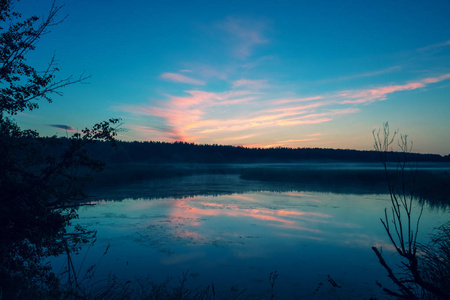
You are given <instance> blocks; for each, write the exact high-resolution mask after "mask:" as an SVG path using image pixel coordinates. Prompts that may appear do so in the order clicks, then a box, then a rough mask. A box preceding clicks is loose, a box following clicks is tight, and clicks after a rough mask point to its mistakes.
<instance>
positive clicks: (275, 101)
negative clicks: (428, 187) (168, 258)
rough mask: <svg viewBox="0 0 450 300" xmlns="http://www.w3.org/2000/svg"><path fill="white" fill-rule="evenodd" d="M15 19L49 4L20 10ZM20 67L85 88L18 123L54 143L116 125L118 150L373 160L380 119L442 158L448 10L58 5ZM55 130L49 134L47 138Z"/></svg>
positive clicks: (262, 4) (134, 1) (270, 4)
mask: <svg viewBox="0 0 450 300" xmlns="http://www.w3.org/2000/svg"><path fill="white" fill-rule="evenodd" d="M21 2H22V3H19V4H18V5H17V7H18V8H19V9H20V10H21V11H22V12H24V14H25V15H28V14H32V13H35V14H37V15H39V16H40V15H43V14H45V12H46V10H48V8H49V7H50V6H51V2H52V1H47V0H40V1H21ZM57 3H58V4H61V5H62V4H64V5H65V6H64V8H63V9H62V14H61V16H64V15H65V14H69V17H68V18H67V19H66V20H65V21H64V22H63V23H62V24H60V25H58V26H57V27H54V28H52V32H51V33H49V34H48V35H46V36H44V37H43V39H42V40H41V42H40V43H39V44H38V49H37V50H36V51H35V52H34V53H30V56H29V62H30V63H33V64H35V65H38V66H39V65H40V66H45V64H46V63H47V62H48V61H49V59H50V58H51V56H52V55H53V54H54V53H55V54H56V57H57V59H58V64H59V65H58V67H59V69H61V72H60V76H61V77H64V76H67V75H70V74H73V75H74V76H78V75H80V74H82V73H83V72H84V73H85V74H91V75H92V77H91V78H90V79H89V80H88V81H87V84H77V85H73V86H70V87H67V88H65V89H64V91H63V92H64V95H63V97H59V96H55V97H54V103H52V104H44V103H42V105H41V107H40V109H38V110H36V111H33V112H26V113H24V114H21V115H19V116H17V117H16V120H17V121H18V122H19V123H20V124H21V125H22V127H24V128H33V129H37V130H38V131H40V132H41V133H42V134H44V135H53V134H57V135H65V134H66V132H65V130H62V129H60V128H63V129H64V128H66V129H67V128H69V129H71V128H73V129H74V130H80V129H82V128H84V127H86V126H91V125H93V124H94V123H96V122H99V121H102V120H105V119H109V118H111V117H121V118H122V120H123V122H124V125H123V127H124V128H126V129H127V131H125V132H122V133H121V136H120V139H122V140H127V141H131V140H140V141H146V140H158V141H168V142H171V141H186V142H194V143H199V144H204V143H207V144H229V145H244V146H250V147H276V146H283V147H285V146H287V147H327V148H351V149H372V144H373V139H372V134H371V131H372V129H374V128H378V127H381V126H382V124H383V122H386V121H389V123H390V124H391V127H393V128H394V129H396V128H398V129H400V131H401V132H404V133H407V134H408V135H409V136H410V139H412V140H413V141H414V150H415V151H417V152H425V153H439V154H449V153H450V133H449V128H450V120H449V112H450V21H449V18H448V16H449V15H450V2H448V1H282V0H280V1H170V0H165V1H162V0H161V1H144V0H129V1H87V0H77V1H75V0H73V1H70V0H66V1H63V0H60V1H57ZM55 125H57V126H55Z"/></svg>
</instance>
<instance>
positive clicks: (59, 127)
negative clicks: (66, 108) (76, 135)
mask: <svg viewBox="0 0 450 300" xmlns="http://www.w3.org/2000/svg"><path fill="white" fill-rule="evenodd" d="M48 126H50V127H53V128H57V129H61V130H65V131H68V132H78V130H76V129H75V128H73V127H72V126H69V125H63V124H49V125H48Z"/></svg>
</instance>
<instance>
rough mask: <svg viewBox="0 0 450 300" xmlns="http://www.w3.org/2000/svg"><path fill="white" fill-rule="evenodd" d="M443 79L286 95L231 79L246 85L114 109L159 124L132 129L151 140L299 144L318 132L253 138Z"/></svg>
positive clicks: (326, 118)
mask: <svg viewBox="0 0 450 300" xmlns="http://www.w3.org/2000/svg"><path fill="white" fill-rule="evenodd" d="M448 79H450V73H449V74H442V75H440V76H436V77H427V78H423V79H420V80H416V81H411V82H406V83H403V84H392V85H382V86H377V87H371V88H367V89H353V90H345V91H336V92H333V93H327V94H321V95H311V96H308V97H293V98H290V99H286V98H277V97H271V94H270V93H269V92H266V93H261V92H258V91H257V89H255V88H253V89H251V88H250V86H251V85H252V84H253V83H255V82H256V83H257V84H259V83H260V81H255V82H253V81H245V82H244V81H242V82H239V81H238V82H239V83H237V82H234V84H235V85H237V86H239V87H243V88H244V87H247V88H248V89H243V90H241V89H238V90H229V91H225V92H220V93H216V92H207V91H202V90H188V91H185V94H184V95H182V96H168V99H166V100H164V101H163V100H161V101H159V102H157V103H156V104H149V105H140V106H122V107H120V109H121V110H123V111H126V112H128V113H130V114H133V115H136V116H140V117H144V118H145V119H146V120H147V123H150V124H159V125H149V126H141V127H137V128H135V129H136V130H137V131H139V132H140V134H144V135H145V134H147V136H151V137H152V138H153V139H159V140H180V141H190V142H200V143H201V142H208V141H209V142H211V141H216V142H219V143H229V142H239V141H241V140H242V141H244V140H250V139H251V141H252V142H254V144H252V145H258V147H266V146H273V147H277V146H289V145H301V143H304V142H310V141H312V140H319V139H320V138H321V135H320V134H317V133H316V134H313V133H312V134H310V135H309V136H308V135H306V136H304V137H303V138H296V139H285V140H281V141H278V142H277V141H275V142H274V141H272V142H266V143H265V146H264V145H263V144H261V143H259V142H257V141H258V139H259V140H261V138H263V137H264V136H265V133H266V132H267V131H271V132H272V133H273V132H275V136H276V132H280V133H281V132H284V131H285V130H287V129H288V128H297V127H299V126H305V125H312V124H321V123H326V122H332V121H333V120H334V119H336V118H339V117H342V116H344V115H350V114H357V113H359V112H360V111H361V107H358V106H361V105H367V104H370V103H372V102H375V101H383V100H386V99H387V98H388V97H389V95H391V94H393V93H396V92H401V91H411V90H416V89H420V88H424V87H426V86H428V85H430V84H434V83H437V82H441V81H444V80H448ZM261 82H262V83H265V81H261ZM362 107H364V106H362ZM157 120H158V122H157ZM161 124H162V125H161Z"/></svg>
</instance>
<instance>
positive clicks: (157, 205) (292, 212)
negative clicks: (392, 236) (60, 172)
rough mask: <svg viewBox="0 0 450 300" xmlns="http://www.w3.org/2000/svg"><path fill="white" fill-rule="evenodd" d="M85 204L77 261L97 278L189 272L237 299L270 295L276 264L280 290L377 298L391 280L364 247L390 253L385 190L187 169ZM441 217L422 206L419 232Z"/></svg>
mask: <svg viewBox="0 0 450 300" xmlns="http://www.w3.org/2000/svg"><path fill="white" fill-rule="evenodd" d="M92 203H93V204H95V206H85V207H82V208H80V210H79V215H80V218H79V220H78V221H77V222H78V223H80V224H81V225H84V226H87V227H88V228H89V229H94V230H97V241H96V243H95V245H94V246H93V247H91V248H89V249H87V248H86V249H85V250H84V252H82V253H81V254H80V255H78V256H77V257H75V263H76V265H78V266H82V267H81V269H83V268H87V267H88V266H90V265H92V264H94V263H96V264H98V268H97V271H96V274H95V277H96V278H97V279H101V278H105V277H107V276H108V274H110V273H111V274H115V275H116V276H118V278H120V279H121V280H131V281H132V282H134V281H136V280H137V279H139V280H140V281H143V280H148V281H150V280H151V281H153V282H162V281H164V280H165V279H166V278H168V277H171V278H174V279H173V280H172V281H173V282H174V283H175V284H176V283H178V281H177V278H178V277H180V276H182V274H183V272H188V273H185V274H187V278H188V281H187V284H188V286H189V287H190V288H196V287H205V286H207V285H209V284H212V283H213V284H214V288H215V292H216V295H217V296H218V299H222V297H226V298H232V297H233V295H237V294H238V293H240V292H243V293H242V294H241V295H240V298H239V299H270V297H271V293H272V290H271V285H270V281H269V276H270V274H271V272H274V271H277V274H278V278H277V279H276V282H275V285H274V288H273V292H274V293H275V294H276V298H278V299H304V298H314V299H330V298H331V299H333V298H334V299H337V298H341V299H369V298H370V297H373V296H376V297H378V298H383V296H382V292H381V289H380V288H379V287H378V286H377V285H376V281H378V282H380V283H381V284H383V286H387V287H389V286H391V285H390V281H389V279H388V278H387V274H386V271H385V270H384V269H383V267H382V266H381V265H380V264H379V263H378V260H377V258H376V256H375V254H374V253H373V251H372V249H371V247H372V246H378V247H382V249H383V255H384V257H385V258H386V260H387V261H388V262H391V263H392V264H393V263H394V262H396V256H395V255H394V252H393V248H392V246H391V245H390V243H389V241H388V239H387V236H386V234H385V231H384V228H383V227H382V224H381V222H380V220H379V219H380V217H382V216H383V215H384V209H385V208H386V207H389V206H390V200H389V195H387V194H345V193H340V194H337V193H330V192H317V191H314V192H312V191H304V190H301V189H298V188H296V185H295V184H293V183H291V184H289V183H269V182H260V181H252V180H243V179H241V178H240V177H239V176H238V175H194V176H186V177H180V178H172V179H164V180H162V179H161V180H152V181H142V182H140V183H137V184H132V185H127V186H121V187H118V188H110V189H108V190H107V191H106V190H105V191H103V192H102V191H101V190H100V191H98V192H97V195H96V196H95V198H94V200H93V201H92ZM447 220H448V210H447V209H442V208H440V209H437V208H431V207H428V206H425V209H424V213H423V216H422V219H421V226H420V232H419V240H420V241H426V240H427V234H428V233H429V232H431V230H432V229H433V228H435V227H437V226H439V225H442V224H443V223H444V222H446V221H447ZM108 246H109V249H108V253H107V254H106V255H104V256H103V255H102V254H103V253H104V252H105V249H106V248H107V247H108ZM86 253H87V255H85V254H86ZM55 264H56V265H57V266H60V265H62V264H63V259H62V258H61V259H59V260H57V261H56V263H55ZM82 272H83V271H82ZM144 278H145V279H144ZM329 278H331V279H333V280H334V282H335V283H336V284H337V285H339V287H335V286H333V285H332V284H331V282H330V280H329ZM244 289H245V290H244Z"/></svg>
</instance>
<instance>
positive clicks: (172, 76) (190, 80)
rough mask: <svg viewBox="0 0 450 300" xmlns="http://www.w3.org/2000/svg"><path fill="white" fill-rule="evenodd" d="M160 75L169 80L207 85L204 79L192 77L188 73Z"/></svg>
mask: <svg viewBox="0 0 450 300" xmlns="http://www.w3.org/2000/svg"><path fill="white" fill-rule="evenodd" d="M159 77H160V78H162V79H164V80H169V81H175V82H182V83H188V84H195V85H205V82H204V81H202V80H199V79H195V78H191V77H188V76H186V75H183V74H178V73H163V74H161V75H160V76H159Z"/></svg>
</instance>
